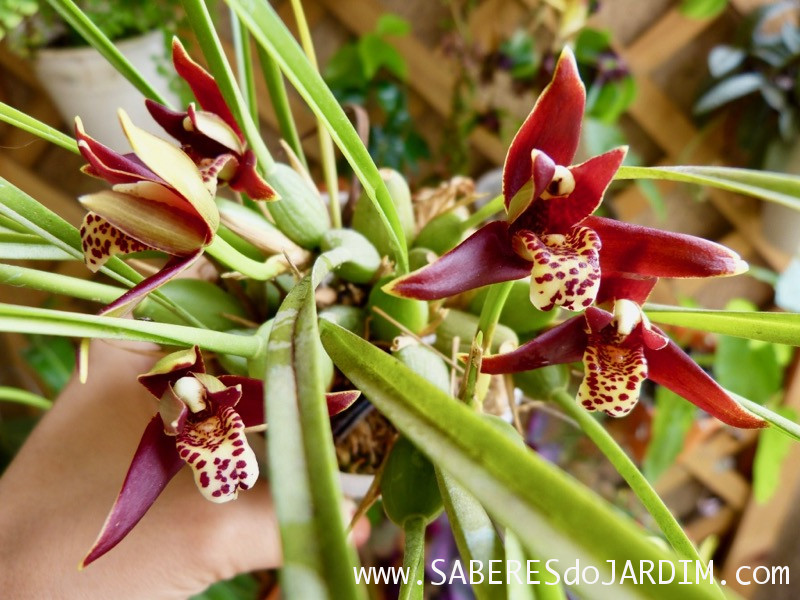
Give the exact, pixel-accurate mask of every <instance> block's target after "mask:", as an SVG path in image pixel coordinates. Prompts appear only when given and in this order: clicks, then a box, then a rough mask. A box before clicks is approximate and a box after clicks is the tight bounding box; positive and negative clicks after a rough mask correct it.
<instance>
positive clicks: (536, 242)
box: [386, 49, 765, 427]
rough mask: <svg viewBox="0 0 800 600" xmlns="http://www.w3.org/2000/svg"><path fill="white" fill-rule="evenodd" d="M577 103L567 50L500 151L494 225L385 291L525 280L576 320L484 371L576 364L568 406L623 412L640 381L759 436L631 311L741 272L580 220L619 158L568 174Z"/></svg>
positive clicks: (707, 254) (437, 293)
mask: <svg viewBox="0 0 800 600" xmlns="http://www.w3.org/2000/svg"><path fill="white" fill-rule="evenodd" d="M585 101H586V91H585V88H584V86H583V83H582V82H581V80H580V77H579V75H578V68H577V65H576V63H575V58H574V56H573V55H572V52H571V51H570V50H569V49H566V50H564V53H563V54H562V56H561V58H560V60H559V61H558V65H557V67H556V70H555V73H554V75H553V80H552V82H551V83H550V84H549V85H548V87H547V88H546V89H545V90H544V91H543V92H542V94H541V96H540V97H539V99H538V101H537V102H536V105H535V106H534V108H533V111H532V112H531V114H530V115H529V116H528V118H527V119H526V121H525V123H524V124H523V125H522V127H521V128H520V130H519V131H518V132H517V134H516V137H515V138H514V140H513V141H512V143H511V147H510V148H509V150H508V154H507V156H506V161H505V165H504V167H503V196H504V201H505V208H506V214H507V217H506V220H505V222H502V221H494V222H491V223H489V224H488V225H485V226H484V227H482V228H481V229H479V230H478V231H477V232H476V233H474V234H473V235H472V236H471V237H469V238H468V239H467V240H465V241H464V242H463V243H462V244H460V245H459V246H457V247H456V248H454V249H453V250H451V251H450V252H449V253H447V254H445V255H444V256H442V257H441V258H440V259H438V260H437V261H435V262H433V263H432V264H430V265H428V266H425V267H423V268H422V269H419V270H418V271H415V272H413V273H411V274H409V275H406V276H404V277H401V278H399V279H396V280H395V281H393V282H391V283H390V284H389V285H388V286H387V288H386V289H387V291H389V292H391V293H393V294H396V295H398V296H404V297H408V298H418V299H423V300H433V299H438V298H445V297H448V296H452V295H455V294H459V293H462V292H465V291H467V290H470V289H474V288H478V287H481V286H485V285H488V284H492V283H498V282H502V281H509V280H513V279H522V278H524V277H530V282H531V283H530V285H531V288H530V299H531V302H532V303H533V304H534V306H536V307H537V308H540V309H542V310H551V309H553V308H554V307H556V306H560V307H563V308H565V309H567V310H571V311H578V310H585V312H584V313H583V314H581V315H578V316H575V317H572V318H571V319H569V320H567V321H565V322H563V323H561V324H560V325H557V326H556V327H554V328H552V329H550V330H549V331H547V332H545V333H543V334H542V335H540V336H539V337H537V338H535V339H533V340H531V341H530V342H528V343H526V344H524V345H522V346H521V347H520V348H518V349H516V350H514V351H513V352H509V353H507V354H501V355H496V356H490V357H487V358H484V360H483V362H482V367H481V370H482V371H483V372H484V373H514V372H519V371H526V370H530V369H536V368H539V367H543V366H546V365H553V364H563V363H571V362H577V361H580V360H583V363H584V371H585V374H584V379H583V383H582V384H581V386H580V389H579V391H578V400H579V402H580V403H581V404H582V405H583V406H584V407H585V408H586V409H587V410H590V411H594V410H600V411H603V412H604V413H606V414H608V415H610V416H613V417H621V416H624V415H626V414H628V413H629V412H630V411H631V410H632V409H633V407H634V406H635V405H636V403H637V401H638V399H639V390H640V387H641V384H642V382H643V381H644V379H645V378H650V379H652V380H653V381H655V382H657V383H660V384H662V385H664V386H666V387H668V388H670V389H671V390H673V391H674V392H676V393H678V394H680V395H681V396H683V397H684V398H686V399H687V400H689V401H691V402H693V403H694V404H696V405H697V406H699V407H700V408H702V409H703V410H705V411H707V412H709V413H710V414H712V415H714V416H715V417H717V418H718V419H720V420H721V421H723V422H725V423H728V424H729V425H733V426H736V427H763V426H764V425H765V423H764V422H763V421H762V420H761V419H758V418H756V417H754V416H753V415H751V414H750V413H748V412H747V411H745V410H743V409H742V408H741V407H740V406H739V405H738V404H737V403H736V402H734V401H733V400H732V399H731V398H730V396H728V394H727V393H726V392H725V391H724V390H723V389H722V388H721V387H720V386H719V385H718V384H717V383H716V382H715V381H714V380H713V379H712V378H711V377H710V376H709V375H708V374H707V373H705V371H703V370H702V369H701V368H700V367H699V366H698V365H697V364H695V363H694V362H693V361H692V360H691V359H690V358H689V357H688V356H687V355H686V354H684V353H683V351H682V350H681V349H680V348H679V347H678V346H676V345H675V344H674V342H671V341H670V340H669V338H668V337H667V336H666V335H665V334H664V333H663V332H662V331H660V330H659V329H657V328H656V327H654V326H652V325H651V324H650V323H649V321H648V320H647V317H646V315H645V314H644V313H643V312H642V309H641V305H642V304H643V303H644V301H645V300H646V299H647V296H648V295H649V293H650V291H651V290H652V288H653V286H654V285H655V283H656V281H657V280H658V278H659V277H676V278H686V277H720V276H729V275H736V274H739V273H742V272H744V271H745V270H746V269H747V264H746V263H745V262H744V261H742V260H741V259H740V258H739V256H738V255H736V253H734V252H732V251H731V250H729V249H727V248H725V247H723V246H720V245H719V244H715V243H713V242H709V241H706V240H703V239H700V238H696V237H693V236H688V235H680V234H675V233H669V232H664V231H660V230H656V229H651V228H647V227H641V226H636V225H629V224H627V223H622V222H619V221H615V220H611V219H607V218H603V217H595V216H591V215H592V213H593V212H594V211H595V209H596V208H597V207H598V206H599V205H600V203H601V202H602V199H603V194H604V193H605V190H606V188H607V187H608V185H609V183H610V182H611V180H612V179H613V177H614V173H615V172H616V171H617V169H618V168H619V166H620V165H621V164H622V160H623V158H624V157H625V152H626V148H617V149H615V150H611V151H609V152H606V153H605V154H601V155H600V156H596V157H593V158H590V159H589V160H587V161H586V162H584V163H581V164H579V165H572V166H568V165H569V163H570V162H571V161H572V159H573V157H574V155H575V152H576V149H577V147H578V141H579V137H580V131H581V121H582V118H583V112H584V105H585Z"/></svg>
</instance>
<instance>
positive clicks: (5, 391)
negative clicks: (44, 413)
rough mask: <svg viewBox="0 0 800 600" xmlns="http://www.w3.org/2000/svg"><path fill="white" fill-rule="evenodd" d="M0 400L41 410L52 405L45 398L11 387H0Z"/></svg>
mask: <svg viewBox="0 0 800 600" xmlns="http://www.w3.org/2000/svg"><path fill="white" fill-rule="evenodd" d="M0 402H15V403H17V404H25V405H27V406H33V407H34V408H41V409H42V410H47V409H48V408H50V407H51V406H53V403H52V402H50V400H48V399H47V398H42V397H41V396H38V395H36V394H33V393H31V392H26V391H25V390H20V389H17V388H12V387H0Z"/></svg>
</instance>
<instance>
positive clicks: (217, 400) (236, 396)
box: [206, 385, 242, 412]
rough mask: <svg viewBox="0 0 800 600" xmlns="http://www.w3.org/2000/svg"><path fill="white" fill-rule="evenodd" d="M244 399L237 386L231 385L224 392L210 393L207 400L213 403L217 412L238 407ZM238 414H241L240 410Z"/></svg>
mask: <svg viewBox="0 0 800 600" xmlns="http://www.w3.org/2000/svg"><path fill="white" fill-rule="evenodd" d="M241 398H242V391H241V390H239V389H237V388H236V386H235V385H229V386H228V387H226V388H225V389H224V390H220V391H218V392H208V394H207V395H206V399H207V400H208V401H209V402H210V403H211V405H212V406H213V407H214V408H215V410H219V409H220V408H227V407H229V406H236V405H237V404H238V403H239V400H241ZM236 412H239V411H238V409H237V411H236Z"/></svg>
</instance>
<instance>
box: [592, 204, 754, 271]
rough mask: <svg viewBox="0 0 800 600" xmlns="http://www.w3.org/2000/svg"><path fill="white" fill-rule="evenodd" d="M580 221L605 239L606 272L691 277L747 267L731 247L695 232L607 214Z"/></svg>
mask: <svg viewBox="0 0 800 600" xmlns="http://www.w3.org/2000/svg"><path fill="white" fill-rule="evenodd" d="M581 224H582V225H585V226H586V227H591V228H592V229H594V230H595V231H596V232H597V234H598V235H599V236H600V239H601V240H603V249H602V250H601V251H600V268H601V270H602V271H603V272H605V271H608V272H618V273H637V274H639V275H646V276H650V277H672V278H690V277H720V276H726V275H736V274H738V273H742V272H743V271H744V270H745V269H746V268H747V264H746V263H745V262H744V261H742V259H741V258H740V257H739V255H738V254H736V253H735V252H733V251H732V250H730V249H728V248H726V247H725V246H721V245H720V244H716V243H714V242H709V241H708V240H704V239H702V238H698V237H695V236H693V235H686V234H681V233H672V232H669V231H661V230H660V229H653V228H651V227H643V226H641V225H633V224H631V223H624V222H622V221H616V220H614V219H606V218H604V217H589V218H587V219H585V220H584V221H583V222H582V223H581Z"/></svg>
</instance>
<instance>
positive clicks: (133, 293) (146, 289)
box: [97, 248, 203, 317]
mask: <svg viewBox="0 0 800 600" xmlns="http://www.w3.org/2000/svg"><path fill="white" fill-rule="evenodd" d="M201 254H203V249H202V248H200V249H198V250H197V251H195V252H193V253H192V254H189V255H188V256H173V257H172V258H170V259H169V261H167V264H166V265H164V268H162V269H161V270H160V271H159V272H158V273H156V274H154V275H151V276H150V277H148V278H147V279H144V280H142V281H140V282H139V283H137V284H136V285H135V286H134V287H132V288H131V289H129V290H128V291H127V292H125V293H124V294H122V296H120V297H119V298H117V299H116V300H114V302H112V303H111V304H109V305H108V306H106V307H105V308H103V309H102V310H101V311H100V312H98V313H97V314H98V315H111V316H115V317H120V316H123V315H126V314H127V313H129V312H130V311H132V310H133V309H134V308H135V307H136V305H137V304H138V303H139V302H141V301H142V300H144V297H145V296H146V295H147V294H149V293H150V292H152V291H154V290H156V289H158V288H159V287H160V286H162V285H164V284H165V283H166V282H167V281H169V280H170V279H172V278H173V277H175V276H176V275H177V274H178V273H180V272H181V271H183V270H184V269H187V268H188V267H190V266H191V265H192V263H194V262H195V261H196V260H197V259H198V258H200V255H201Z"/></svg>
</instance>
